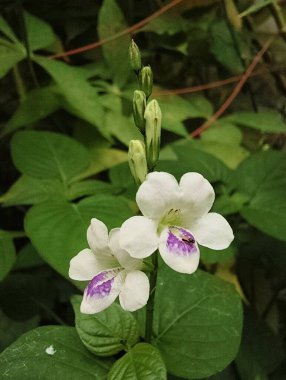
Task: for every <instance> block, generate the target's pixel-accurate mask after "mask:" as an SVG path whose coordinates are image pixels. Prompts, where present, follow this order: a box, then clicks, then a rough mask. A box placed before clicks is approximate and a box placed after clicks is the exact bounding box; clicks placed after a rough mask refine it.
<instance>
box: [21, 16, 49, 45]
mask: <svg viewBox="0 0 286 380" xmlns="http://www.w3.org/2000/svg"><path fill="white" fill-rule="evenodd" d="M24 17H25V24H26V28H27V34H28V40H29V46H30V48H31V50H38V49H43V48H46V47H48V46H50V45H52V44H53V42H55V40H56V36H55V34H54V32H53V30H52V28H51V27H50V25H49V24H47V23H46V22H45V21H43V20H41V19H39V18H38V17H36V16H34V15H32V14H31V13H28V12H27V11H26V12H25V13H24Z"/></svg>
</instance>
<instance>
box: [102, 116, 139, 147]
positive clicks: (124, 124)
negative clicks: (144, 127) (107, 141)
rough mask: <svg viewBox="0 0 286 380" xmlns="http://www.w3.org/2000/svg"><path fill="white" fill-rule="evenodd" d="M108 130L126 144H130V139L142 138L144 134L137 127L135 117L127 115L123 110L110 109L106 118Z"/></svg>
mask: <svg viewBox="0 0 286 380" xmlns="http://www.w3.org/2000/svg"><path fill="white" fill-rule="evenodd" d="M105 126H106V130H107V131H108V132H109V133H110V135H112V136H114V137H116V138H117V139H118V140H119V141H120V142H122V143H123V144H124V145H126V146H129V142H130V140H142V135H141V133H140V132H139V130H138V128H136V127H135V125H134V122H133V118H131V117H126V116H124V115H123V114H122V111H121V110H119V112H118V111H113V110H108V111H107V112H106V119H105Z"/></svg>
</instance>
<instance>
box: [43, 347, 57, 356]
mask: <svg viewBox="0 0 286 380" xmlns="http://www.w3.org/2000/svg"><path fill="white" fill-rule="evenodd" d="M56 352H57V351H56V350H55V349H54V346H49V347H47V348H46V354H48V355H54V354H55V353H56Z"/></svg>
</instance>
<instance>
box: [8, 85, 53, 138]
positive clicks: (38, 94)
mask: <svg viewBox="0 0 286 380" xmlns="http://www.w3.org/2000/svg"><path fill="white" fill-rule="evenodd" d="M59 108H60V103H59V99H58V97H57V95H56V93H55V91H54V89H53V87H43V88H39V89H35V90H32V91H30V92H29V93H28V94H27V95H26V97H25V99H24V100H23V101H22V102H21V103H20V104H19V107H18V109H17V110H16V112H15V113H14V115H13V116H12V117H11V119H10V120H9V121H8V123H7V124H6V125H5V128H4V133H5V134H6V133H9V132H12V131H14V130H15V129H18V128H21V127H26V126H29V125H30V124H34V123H37V122H38V121H39V120H41V119H44V118H45V117H47V116H49V115H50V114H52V113H53V112H55V111H56V110H58V109H59Z"/></svg>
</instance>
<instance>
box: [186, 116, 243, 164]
mask: <svg viewBox="0 0 286 380" xmlns="http://www.w3.org/2000/svg"><path fill="white" fill-rule="evenodd" d="M241 140H242V133H241V132H240V130H239V128H238V127H236V126H234V125H232V124H224V123H223V124H222V123H220V124H219V123H217V126H216V125H214V126H213V127H212V128H210V129H208V130H207V131H205V132H204V133H203V134H202V136H201V138H200V139H199V140H194V141H193V142H194V146H195V147H196V148H197V149H201V150H203V151H205V152H207V153H210V154H212V155H214V156H215V157H217V158H218V159H220V160H221V161H222V162H223V163H224V164H225V165H227V166H228V167H229V168H230V169H235V168H236V167H237V166H238V164H239V163H240V162H241V161H242V160H244V159H245V158H246V157H247V156H248V152H247V150H246V149H244V148H243V147H241V146H240V143H241Z"/></svg>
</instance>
